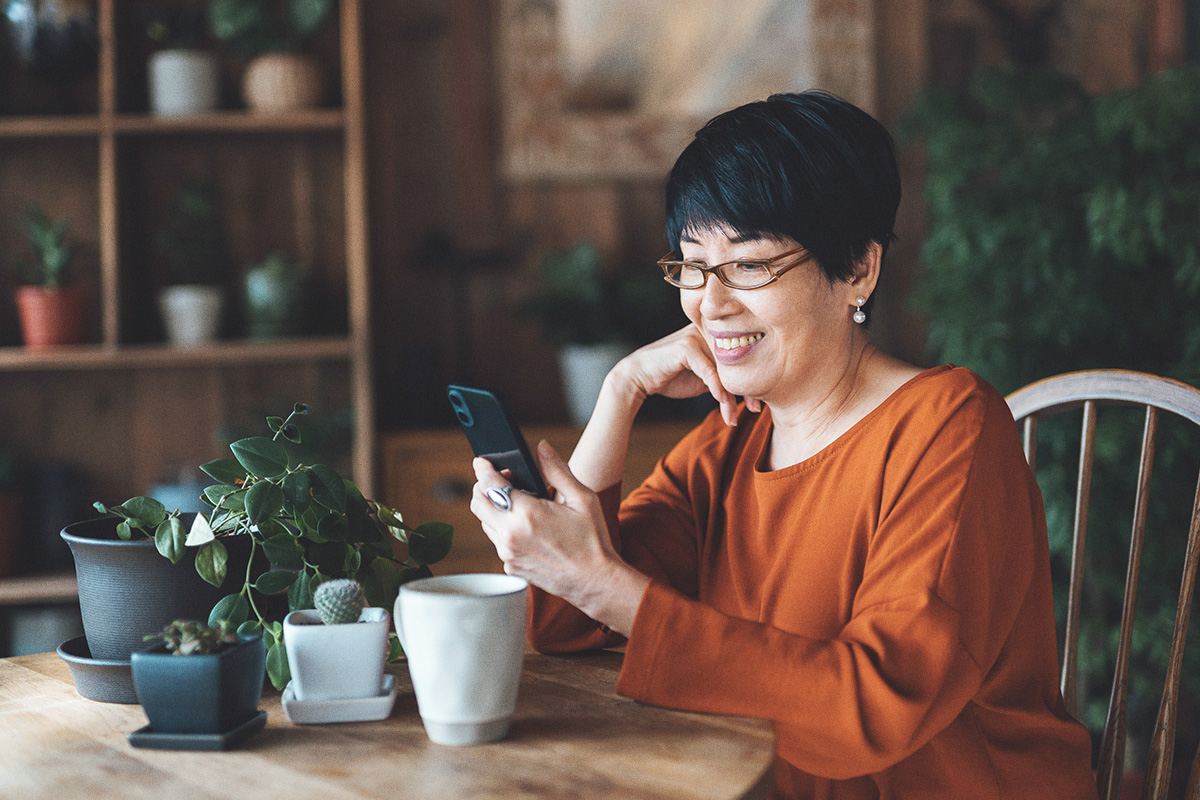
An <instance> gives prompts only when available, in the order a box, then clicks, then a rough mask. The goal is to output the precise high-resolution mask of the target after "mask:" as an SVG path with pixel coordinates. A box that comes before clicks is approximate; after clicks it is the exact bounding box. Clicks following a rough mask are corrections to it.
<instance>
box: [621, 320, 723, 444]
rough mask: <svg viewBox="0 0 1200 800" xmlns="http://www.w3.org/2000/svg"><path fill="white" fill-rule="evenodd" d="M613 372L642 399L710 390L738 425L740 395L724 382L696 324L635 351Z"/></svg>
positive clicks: (685, 395)
mask: <svg viewBox="0 0 1200 800" xmlns="http://www.w3.org/2000/svg"><path fill="white" fill-rule="evenodd" d="M613 373H615V374H614V375H613V377H614V378H616V379H618V380H622V381H625V382H627V383H628V385H629V386H631V387H632V388H634V389H635V390H636V391H637V393H638V394H639V395H640V397H641V398H642V399H644V398H646V397H648V396H649V395H652V394H661V395H663V396H665V397H671V398H675V399H684V398H688V397H697V396H699V395H701V394H703V393H704V392H705V391H707V392H708V393H709V394H711V395H712V396H713V398H714V399H715V400H716V401H717V403H719V404H720V406H721V417H722V418H723V419H724V420H725V422H726V424H728V425H733V424H736V423H735V419H736V405H737V398H735V397H734V396H733V395H732V394H731V393H730V392H729V391H728V390H727V389H726V388H725V387H724V386H723V385H722V384H721V377H720V375H719V374H718V372H717V364H716V361H714V360H713V357H712V352H711V351H710V350H709V349H708V344H707V342H706V341H705V340H704V337H703V335H701V333H700V330H699V329H698V328H697V327H696V326H695V325H694V324H689V325H687V326H686V327H684V328H681V329H680V330H677V331H675V332H674V333H672V334H670V335H668V336H664V337H663V338H662V339H659V340H658V341H656V342H651V343H650V344H648V345H646V346H645V347H642V348H639V349H638V350H636V351H634V352H633V353H631V354H630V355H629V356H626V357H625V358H624V359H623V360H622V361H621V362H620V363H619V364H618V365H617V366H616V367H615V368H614V369H613Z"/></svg>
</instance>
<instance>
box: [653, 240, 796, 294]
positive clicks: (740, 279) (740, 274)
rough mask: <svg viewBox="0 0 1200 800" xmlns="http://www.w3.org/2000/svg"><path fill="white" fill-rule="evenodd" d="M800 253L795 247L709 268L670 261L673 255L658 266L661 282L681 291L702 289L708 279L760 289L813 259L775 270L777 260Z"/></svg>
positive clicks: (659, 262)
mask: <svg viewBox="0 0 1200 800" xmlns="http://www.w3.org/2000/svg"><path fill="white" fill-rule="evenodd" d="M803 249H804V248H803V247H797V248H796V249H794V250H788V251H787V252H786V253H780V254H779V255H777V256H775V257H774V258H743V259H740V260H738V261H726V262H725V263H724V264H716V265H714V266H711V267H706V266H704V265H703V264H697V263H696V262H694V261H673V260H671V256H673V255H674V253H673V252H672V253H667V254H666V255H665V256H663V257H662V258H660V259H659V260H658V265H659V266H660V267H662V271H663V276H664V277H663V280H665V281H666V282H667V283H669V284H671V285H672V286H678V287H679V288H680V289H700V288H703V287H704V285H705V284H706V283H708V276H709V275H716V276H717V280H719V281H720V282H721V283H723V284H724V285H726V286H728V287H729V288H730V289H759V288H761V287H763V286H766V285H767V284H769V283H774V282H775V281H777V280H779V276H780V275H782V274H783V273H785V272H787V271H788V270H789V269H791V268H792V267H798V266H800V265H801V264H803V263H804V262H805V261H808V260H809V259H810V258H812V253H806V254H805V255H804V257H803V258H801V259H799V260H798V261H795V262H793V263H791V264H788V265H787V266H786V267H776V266H775V262H776V261H778V260H779V259H781V258H787V257H788V256H790V255H795V254H796V253H799V252H800V251H801V250H803Z"/></svg>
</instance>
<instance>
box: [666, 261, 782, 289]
mask: <svg viewBox="0 0 1200 800" xmlns="http://www.w3.org/2000/svg"><path fill="white" fill-rule="evenodd" d="M666 267H667V278H668V280H670V281H671V283H674V284H675V285H676V286H680V287H682V288H684V289H696V288H699V287H701V286H703V285H704V278H705V273H706V272H717V273H718V274H719V279H720V280H721V282H722V283H724V284H725V285H726V286H732V287H734V288H736V289H754V288H756V287H758V286H762V285H763V284H765V283H767V282H769V281H770V280H771V270H770V268H769V267H767V265H765V264H757V263H754V262H742V261H735V262H732V263H729V264H718V265H717V266H715V267H702V266H700V265H698V264H689V263H687V262H675V263H672V264H667V265H666Z"/></svg>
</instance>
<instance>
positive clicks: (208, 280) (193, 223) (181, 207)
mask: <svg viewBox="0 0 1200 800" xmlns="http://www.w3.org/2000/svg"><path fill="white" fill-rule="evenodd" d="M155 246H156V248H157V250H158V252H159V253H161V254H162V255H163V257H164V258H165V259H166V263H167V266H168V271H167V277H166V282H167V284H169V285H181V284H213V285H220V284H223V283H225V281H226V280H228V279H229V277H230V275H231V274H232V273H233V256H232V253H231V250H230V246H229V234H228V231H227V230H226V228H225V220H224V218H223V217H222V216H221V208H220V204H219V202H218V197H217V191H216V187H215V186H213V185H212V184H211V183H209V182H207V181H203V180H200V179H198V178H194V177H188V178H185V179H184V180H183V181H182V182H181V183H180V184H179V187H178V189H177V190H176V192H175V195H174V197H173V198H172V200H171V206H170V208H169V209H168V211H167V222H166V224H165V225H164V226H163V227H162V228H161V229H160V230H159V231H158V235H157V237H156V238H155Z"/></svg>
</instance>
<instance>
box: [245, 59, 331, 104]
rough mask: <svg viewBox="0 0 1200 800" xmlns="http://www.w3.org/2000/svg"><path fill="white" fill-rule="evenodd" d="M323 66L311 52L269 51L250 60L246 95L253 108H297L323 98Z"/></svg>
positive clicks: (246, 77)
mask: <svg viewBox="0 0 1200 800" xmlns="http://www.w3.org/2000/svg"><path fill="white" fill-rule="evenodd" d="M323 94H324V87H323V86H322V80H321V67H320V65H319V64H318V63H317V61H316V59H314V58H312V57H311V56H306V55H298V54H295V53H269V54H267V55H262V56H259V57H258V58H255V59H254V60H253V61H251V62H250V66H248V67H247V68H246V74H245V75H244V76H243V77H242V96H243V97H244V99H245V101H246V106H247V107H248V108H249V109H250V110H251V111H266V112H280V111H295V110H298V109H304V108H313V107H314V106H317V105H319V104H320V102H321V98H322V95H323Z"/></svg>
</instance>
